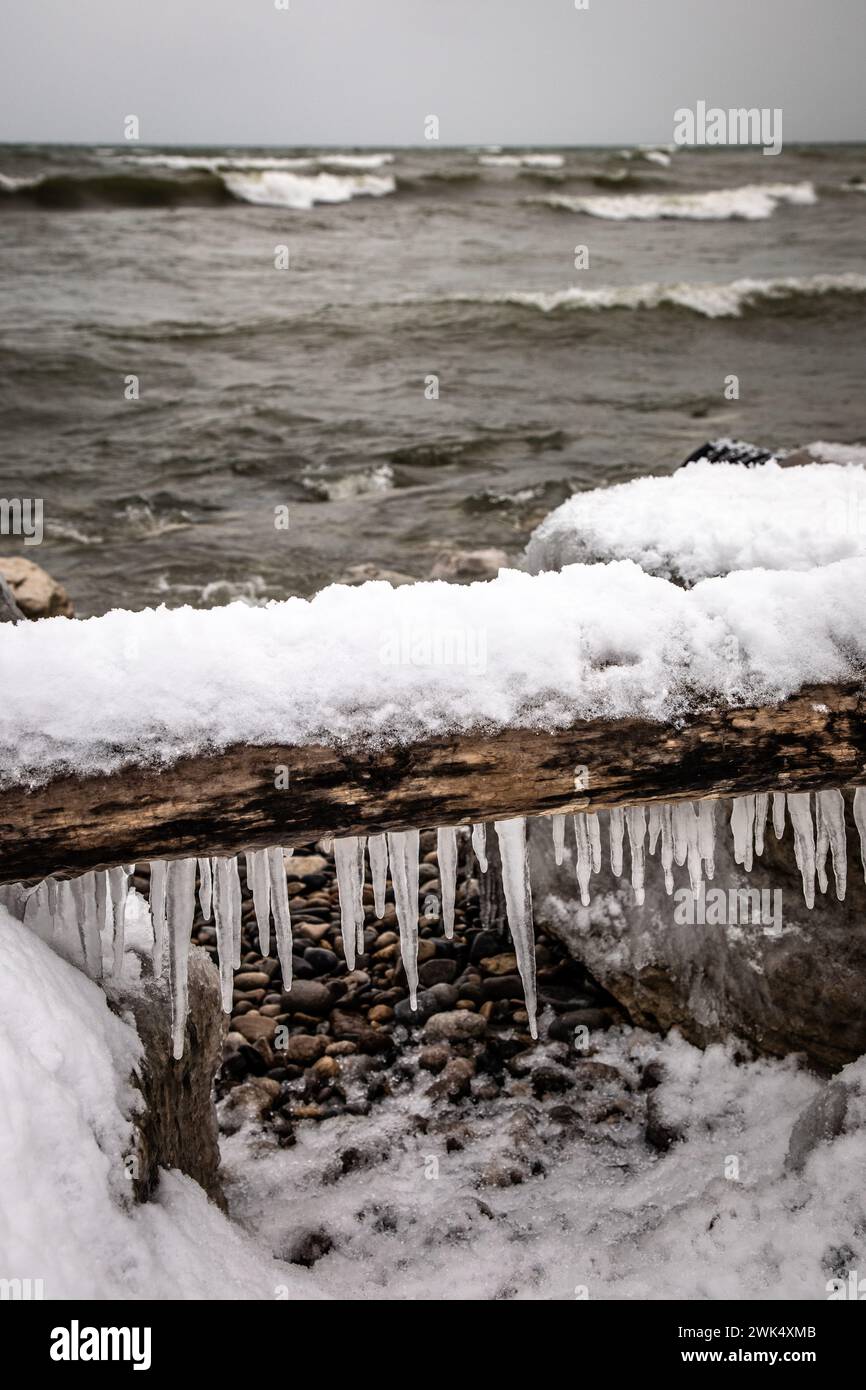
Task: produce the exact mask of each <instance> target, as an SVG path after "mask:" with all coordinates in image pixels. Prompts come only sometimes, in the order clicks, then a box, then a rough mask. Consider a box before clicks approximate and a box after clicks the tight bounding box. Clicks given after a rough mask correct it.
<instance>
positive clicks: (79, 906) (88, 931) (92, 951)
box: [72, 874, 102, 980]
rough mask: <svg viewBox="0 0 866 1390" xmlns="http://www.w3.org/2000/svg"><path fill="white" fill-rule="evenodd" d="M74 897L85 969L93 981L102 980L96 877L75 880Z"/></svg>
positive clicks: (84, 875) (90, 875) (82, 876)
mask: <svg viewBox="0 0 866 1390" xmlns="http://www.w3.org/2000/svg"><path fill="white" fill-rule="evenodd" d="M72 895H73V898H74V900H75V908H76V911H77V913H78V931H79V935H80V938H81V949H82V951H83V952H84V968H85V970H86V971H87V974H88V975H89V976H90V978H91V979H92V980H99V979H101V978H102V940H101V938H100V935H99V923H98V918H97V914H96V875H95V874H82V875H81V877H80V878H76V879H74V880H73V884H72Z"/></svg>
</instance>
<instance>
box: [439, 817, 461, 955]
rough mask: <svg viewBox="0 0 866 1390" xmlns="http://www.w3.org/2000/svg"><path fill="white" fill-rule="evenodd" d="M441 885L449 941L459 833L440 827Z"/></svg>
mask: <svg viewBox="0 0 866 1390" xmlns="http://www.w3.org/2000/svg"><path fill="white" fill-rule="evenodd" d="M436 851H437V857H438V859H439V884H440V887H441V890H442V922H443V925H444V928H445V936H446V938H447V940H448V941H450V940H451V939H452V937H453V936H454V898H455V895H456V892H457V831H456V830H454V829H448V828H447V827H446V828H442V827H440V828H439V830H437V832H436Z"/></svg>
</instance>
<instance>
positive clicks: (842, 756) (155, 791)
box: [0, 685, 866, 883]
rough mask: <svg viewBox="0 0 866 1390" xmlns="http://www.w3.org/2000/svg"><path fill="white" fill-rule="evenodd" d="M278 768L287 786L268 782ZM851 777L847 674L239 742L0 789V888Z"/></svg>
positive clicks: (865, 712) (851, 699)
mask: <svg viewBox="0 0 866 1390" xmlns="http://www.w3.org/2000/svg"><path fill="white" fill-rule="evenodd" d="M283 769H287V770H288V787H283V786H279V785H277V784H278V783H284V782H285V774H284V772H283V771H282V770H283ZM857 783H866V691H864V690H863V689H862V688H860V687H855V686H853V685H850V686H813V687H809V688H806V689H803V690H801V691H800V692H799V693H798V694H797V695H795V696H793V697H791V698H790V699H788V700H786V701H784V702H783V703H782V704H779V705H777V706H771V707H765V708H741V709H733V708H716V709H711V710H707V711H703V712H700V713H695V714H693V715H691V716H689V717H688V718H686V719H683V720H681V721H678V722H677V723H676V724H654V723H649V722H646V721H642V720H633V719H620V720H603V719H599V720H592V721H580V722H577V723H575V724H573V725H572V726H571V727H570V728H568V729H562V730H559V731H557V732H555V733H539V732H537V731H534V730H526V729H509V730H507V731H505V732H503V733H498V734H492V735H480V734H479V735H477V736H472V737H470V736H461V737H452V738H437V739H430V740H428V741H425V742H418V743H415V744H412V745H411V746H408V747H401V748H391V749H388V750H384V751H379V752H375V753H371V752H363V753H359V752H357V751H355V752H351V751H348V750H346V749H337V748H329V747H322V746H310V747H298V748H288V747H252V746H247V745H244V746H240V747H233V748H230V749H228V750H227V751H226V752H224V753H221V754H219V755H214V756H212V757H199V758H185V759H182V760H181V761H179V762H177V763H175V764H173V765H172V766H170V767H167V768H161V769H153V768H142V767H130V768H126V769H124V770H122V771H120V772H117V773H115V774H113V775H111V776H104V777H89V778H75V777H62V778H57V779H55V780H54V781H51V782H49V783H48V784H47V785H46V786H43V787H41V788H38V789H36V790H34V791H28V790H26V789H25V788H21V787H12V788H7V789H6V790H4V791H3V792H2V793H0V883H11V882H16V881H19V882H34V881H36V880H38V879H41V878H44V877H46V876H47V875H49V874H59V875H71V874H78V873H83V872H84V871H85V870H88V869H97V868H105V867H108V866H110V865H112V864H119V863H127V862H129V863H133V862H136V861H140V860H147V859H174V858H181V857H185V856H194V855H210V854H232V853H236V852H237V851H238V850H241V849H247V848H258V847H261V846H264V845H268V844H272V845H273V844H280V845H284V846H291V845H301V844H306V843H308V842H309V841H312V840H314V839H317V838H319V837H320V836H322V835H330V834H337V835H357V834H371V833H375V832H377V831H381V830H402V829H407V828H409V827H412V826H417V827H425V826H434V825H461V824H468V823H469V822H470V821H482V820H483V821H490V820H494V819H505V818H507V817H510V816H522V815H533V816H537V815H546V814H551V813H553V812H556V811H575V810H592V811H596V810H601V809H603V808H605V807H610V806H622V805H628V804H631V803H641V802H649V801H655V800H661V801H676V800H681V799H684V798H686V799H688V798H700V797H707V796H738V795H745V794H748V793H753V792H757V791H768V790H771V789H775V790H788V791H815V790H819V789H822V788H826V787H841V786H845V785H850V784H857Z"/></svg>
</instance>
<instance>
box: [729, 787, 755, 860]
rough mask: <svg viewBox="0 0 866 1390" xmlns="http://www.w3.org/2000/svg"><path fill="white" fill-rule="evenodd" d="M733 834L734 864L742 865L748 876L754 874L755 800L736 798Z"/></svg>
mask: <svg viewBox="0 0 866 1390" xmlns="http://www.w3.org/2000/svg"><path fill="white" fill-rule="evenodd" d="M731 832H732V834H733V836H734V862H735V863H736V864H742V866H743V868H744V869H745V871H746V873H747V874H750V873H751V872H752V855H753V853H754V843H755V798H754V797H753V796H735V797H734V802H733V805H732V807H731Z"/></svg>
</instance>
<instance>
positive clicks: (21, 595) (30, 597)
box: [0, 555, 74, 618]
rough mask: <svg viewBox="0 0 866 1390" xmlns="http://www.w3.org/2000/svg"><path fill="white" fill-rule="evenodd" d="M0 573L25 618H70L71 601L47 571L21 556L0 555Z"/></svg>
mask: <svg viewBox="0 0 866 1390" xmlns="http://www.w3.org/2000/svg"><path fill="white" fill-rule="evenodd" d="M0 574H2V575H3V578H4V579H5V580H6V582H7V584H8V585H9V588H10V589H11V590H12V597H13V598H14V599H15V602H16V603H17V604H18V607H19V608H20V609H21V612H22V613H23V614H24V616H25V618H71V617H73V615H74V610H73V607H72V600H71V599H70V597H69V595H68V593H67V592H66V590H65V589H64V587H63V585H62V584H58V582H57V580H56V579H52V577H51V575H50V574H49V573H48V571H47V570H44V569H43V568H42V566H41V565H37V564H34V562H33V561H32V560H25V558H24V556H23V555H4V556H0Z"/></svg>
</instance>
